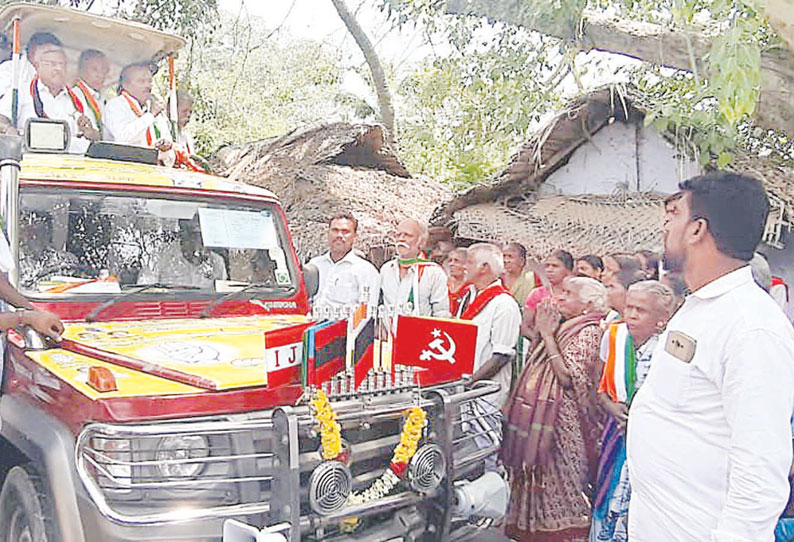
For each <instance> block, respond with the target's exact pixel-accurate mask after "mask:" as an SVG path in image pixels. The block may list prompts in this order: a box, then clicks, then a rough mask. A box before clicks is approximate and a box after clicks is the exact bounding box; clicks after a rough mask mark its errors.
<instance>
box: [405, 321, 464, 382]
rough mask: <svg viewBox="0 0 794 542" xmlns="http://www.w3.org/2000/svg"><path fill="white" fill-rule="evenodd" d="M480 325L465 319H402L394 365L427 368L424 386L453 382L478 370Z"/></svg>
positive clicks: (420, 379)
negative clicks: (475, 367)
mask: <svg viewBox="0 0 794 542" xmlns="http://www.w3.org/2000/svg"><path fill="white" fill-rule="evenodd" d="M476 348H477V325H476V324H474V323H472V322H468V321H464V320H448V319H445V318H427V317H422V316H398V317H397V332H396V334H395V338H394V346H393V348H392V364H400V365H408V366H411V367H419V368H421V369H424V370H423V371H419V373H418V374H417V379H418V382H419V384H420V385H422V386H432V385H434V384H441V383H444V382H452V381H455V380H458V379H460V378H461V377H462V376H463V375H471V374H472V373H473V371H474V357H475V354H476Z"/></svg>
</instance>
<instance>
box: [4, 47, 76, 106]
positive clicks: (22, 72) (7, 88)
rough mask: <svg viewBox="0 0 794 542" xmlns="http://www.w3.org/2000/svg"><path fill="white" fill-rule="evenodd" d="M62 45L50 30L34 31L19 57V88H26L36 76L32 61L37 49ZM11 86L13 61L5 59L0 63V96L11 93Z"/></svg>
mask: <svg viewBox="0 0 794 542" xmlns="http://www.w3.org/2000/svg"><path fill="white" fill-rule="evenodd" d="M62 46H63V44H62V43H61V40H59V39H58V38H57V37H55V35H54V34H51V33H50V32H36V33H35V34H33V35H32V36H30V39H29V40H28V44H27V46H26V47H25V52H24V53H23V54H22V55H21V56H20V59H19V80H18V82H17V83H18V85H19V88H20V89H23V90H24V89H26V88H28V87H29V86H30V82H31V81H32V80H33V78H34V77H36V67H35V66H34V65H33V63H34V62H35V60H36V54H37V53H38V52H39V51H44V50H46V49H49V48H51V47H55V48H60V47H62ZM13 86H14V61H13V60H6V61H5V62H1V63H0V97H3V96H5V95H6V94H11V90H12V88H13Z"/></svg>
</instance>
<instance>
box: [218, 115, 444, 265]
mask: <svg viewBox="0 0 794 542" xmlns="http://www.w3.org/2000/svg"><path fill="white" fill-rule="evenodd" d="M217 158H218V161H219V162H220V167H219V169H220V170H221V174H223V175H228V176H229V177H230V178H233V179H235V180H239V181H243V182H247V183H250V184H253V185H256V186H262V187H265V188H267V189H269V190H271V191H273V192H275V193H276V194H277V195H278V197H279V199H280V200H281V203H282V205H283V206H284V210H285V211H286V213H287V217H288V218H289V221H290V231H291V233H292V238H293V241H294V242H295V246H296V249H297V250H298V254H299V256H300V258H301V259H302V260H305V259H307V258H309V257H312V256H315V255H317V254H321V253H323V252H325V251H327V250H328V244H327V232H328V226H327V223H328V219H329V218H330V217H331V216H332V215H333V214H334V213H336V212H339V211H350V212H352V213H353V215H354V216H356V218H357V219H358V221H359V228H358V245H357V248H359V249H360V250H362V251H364V252H365V253H373V252H374V253H377V252H378V251H379V250H380V249H386V250H387V251H388V250H389V249H391V247H392V245H393V242H392V239H391V234H392V231H393V229H394V226H396V224H397V223H398V222H399V221H401V220H403V219H405V218H414V219H416V220H419V221H423V222H425V223H426V222H427V221H428V220H429V219H430V215H431V214H432V212H433V209H435V208H436V207H437V206H438V205H440V204H442V203H444V202H445V201H446V200H447V199H449V197H450V195H451V194H450V192H449V190H448V189H447V188H446V187H445V186H443V185H441V184H440V183H438V182H435V181H433V180H432V179H429V178H427V177H421V176H416V177H412V176H411V175H410V173H409V172H408V170H406V169H405V167H404V166H403V165H402V164H401V163H400V161H399V160H398V159H397V157H396V156H395V154H394V153H393V152H392V151H391V149H389V147H388V146H387V145H386V143H385V141H384V138H383V129H382V127H380V126H377V125H365V124H355V125H351V124H344V123H336V124H329V125H325V126H320V127H316V128H312V129H308V130H302V131H295V132H291V133H289V134H287V135H285V136H282V137H279V138H277V139H274V140H267V141H260V142H256V143H251V144H246V145H239V146H234V147H227V148H224V149H222V150H221V151H220V152H219V153H218V157H217Z"/></svg>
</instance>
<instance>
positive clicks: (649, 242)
mask: <svg viewBox="0 0 794 542" xmlns="http://www.w3.org/2000/svg"><path fill="white" fill-rule="evenodd" d="M644 116H645V111H644V110H643V106H642V104H641V103H639V101H638V100H637V99H635V98H634V97H632V96H630V95H629V94H627V93H625V92H619V91H618V90H617V89H616V88H614V87H610V88H603V89H600V90H597V91H594V92H592V93H589V94H587V95H585V96H583V97H581V98H579V99H577V100H575V101H573V102H572V103H571V104H570V105H569V106H568V107H566V108H565V109H564V110H563V111H562V112H560V113H559V114H557V115H556V116H555V117H554V118H553V119H552V120H551V121H549V122H548V123H547V124H545V125H544V126H543V127H541V128H540V129H539V130H538V131H537V132H535V134H534V135H533V136H532V137H531V138H530V140H529V141H527V142H526V143H525V144H524V145H522V146H521V148H520V149H519V150H518V152H517V153H516V155H515V156H514V157H513V159H512V160H511V162H510V163H509V164H508V166H507V167H506V168H505V169H504V170H503V171H501V172H500V173H499V174H497V175H496V176H495V177H494V178H493V179H492V180H490V181H489V182H486V183H483V184H480V185H477V186H475V187H472V188H469V189H467V190H464V191H462V192H459V193H457V194H455V195H454V196H453V198H452V199H450V201H449V202H448V203H446V204H443V205H442V206H440V207H439V208H438V209H437V210H436V212H435V214H434V218H433V223H435V224H443V225H448V226H451V227H452V228H453V229H455V230H456V232H457V236H458V237H463V238H467V239H472V240H478V241H494V242H504V241H519V242H522V243H524V244H525V245H526V246H527V248H528V249H529V251H530V252H531V253H532V255H533V256H536V257H543V256H545V254H547V253H548V252H550V251H551V250H553V249H556V248H566V249H569V250H571V251H574V252H576V253H578V254H584V253H608V252H617V251H636V250H641V249H651V250H659V249H660V247H661V236H660V232H661V219H662V209H661V207H662V205H661V202H662V201H663V196H662V195H661V194H653V193H649V194H631V195H627V194H625V193H616V194H615V195H611V196H592V195H582V196H548V197H543V196H540V195H539V194H538V188H539V187H540V186H541V184H542V183H543V182H544V181H545V180H546V179H547V178H548V177H549V176H550V175H551V174H552V173H554V172H555V171H556V170H558V169H559V168H561V167H563V166H565V165H566V164H567V163H568V160H569V159H570V158H571V156H572V155H573V154H574V152H575V151H576V150H577V149H578V148H579V147H581V146H582V145H584V144H585V143H587V142H588V141H590V140H591V139H592V137H593V135H594V134H595V133H596V132H598V131H599V130H601V129H602V128H604V127H605V126H608V125H610V124H612V123H614V122H624V123H641V122H642V120H643V118H644ZM731 167H733V168H734V169H736V170H740V171H744V172H748V173H751V174H753V175H754V176H756V177H757V178H759V179H761V180H762V181H763V182H764V184H765V186H766V188H767V191H768V192H769V195H770V199H771V200H772V205H773V212H772V213H771V214H772V218H773V220H771V221H770V225H769V227H768V235H767V237H766V238H765V239H766V240H767V241H768V242H770V244H775V243H776V242H778V241H779V238H780V235H779V230H780V229H781V227H788V226H790V225H791V224H792V220H794V170H792V169H785V168H782V167H779V166H777V165H775V164H774V163H773V162H772V161H771V160H767V159H763V158H758V157H751V156H750V155H749V154H748V153H743V152H738V153H737V157H736V159H735V160H734V163H733V165H732V166H731ZM582 173H583V174H587V172H582ZM775 230H777V231H775Z"/></svg>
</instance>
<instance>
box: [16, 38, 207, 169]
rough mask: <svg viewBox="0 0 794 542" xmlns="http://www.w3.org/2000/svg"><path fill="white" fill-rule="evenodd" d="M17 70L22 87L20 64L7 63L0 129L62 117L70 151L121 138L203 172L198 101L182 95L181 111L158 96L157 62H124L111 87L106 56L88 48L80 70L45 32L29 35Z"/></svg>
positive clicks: (19, 128)
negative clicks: (194, 120) (195, 122)
mask: <svg viewBox="0 0 794 542" xmlns="http://www.w3.org/2000/svg"><path fill="white" fill-rule="evenodd" d="M17 70H18V72H17V73H18V77H17V85H16V92H14V90H15V88H14V61H13V60H6V61H4V62H2V63H0V132H3V133H8V134H18V133H21V132H22V130H24V128H25V124H26V122H27V121H28V120H29V119H35V118H43V119H52V120H60V121H65V122H66V124H67V125H68V126H69V132H70V134H71V140H70V144H69V149H68V150H69V152H72V153H85V152H86V150H87V149H88V147H89V145H90V144H91V142H95V141H106V142H114V143H119V144H124V145H134V146H138V147H147V148H152V149H157V151H158V159H159V162H160V163H162V164H164V165H167V166H177V167H190V168H192V169H198V166H197V165H196V163H195V162H193V158H191V157H195V144H194V141H193V137H192V135H191V134H190V131H189V130H188V128H187V124H188V122H189V120H190V115H191V113H192V109H193V98H192V97H191V96H190V95H189V94H187V93H183V92H181V91H179V92H177V93H176V107H175V108H172V107H171V103H170V101H165V102H163V101H160V100H158V99H157V97H156V96H155V95H154V93H153V72H154V70H153V66H152V65H150V64H149V63H137V64H130V65H128V66H124V67H123V68H122V69H121V75H120V77H119V80H118V81H117V84H115V85H111V84H110V83H111V82H110V81H109V80H108V78H109V74H110V71H111V59H110V58H108V57H107V55H106V54H105V53H103V52H102V51H98V50H96V49H86V50H85V51H82V53H81V54H80V57H79V59H78V61H77V66H76V69H74V68H73V67H70V66H69V63H68V60H67V55H66V52H65V51H64V48H63V44H62V43H61V41H60V39H58V37H57V36H55V35H54V34H52V33H50V32H38V33H36V34H33V35H32V36H31V38H30V39H29V40H28V43H27V46H26V49H25V53H24V54H23V55H21V58H20V59H19V66H18V68H17ZM111 86H112V87H113V88H110V87H111ZM15 102H16V103H15ZM172 109H175V110H176V117H175V118H172V116H173V114H172V111H171V110H172ZM172 121H173V122H172Z"/></svg>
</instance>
